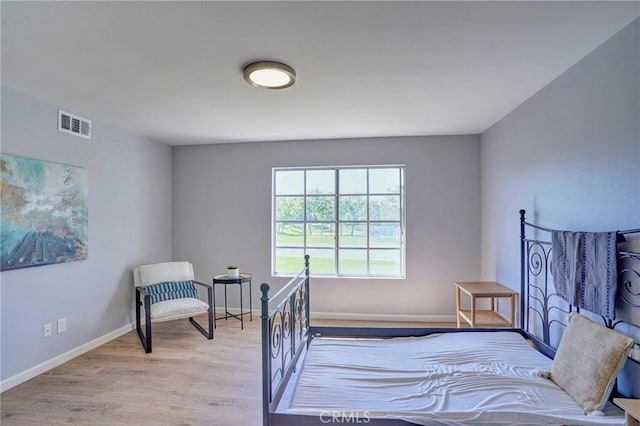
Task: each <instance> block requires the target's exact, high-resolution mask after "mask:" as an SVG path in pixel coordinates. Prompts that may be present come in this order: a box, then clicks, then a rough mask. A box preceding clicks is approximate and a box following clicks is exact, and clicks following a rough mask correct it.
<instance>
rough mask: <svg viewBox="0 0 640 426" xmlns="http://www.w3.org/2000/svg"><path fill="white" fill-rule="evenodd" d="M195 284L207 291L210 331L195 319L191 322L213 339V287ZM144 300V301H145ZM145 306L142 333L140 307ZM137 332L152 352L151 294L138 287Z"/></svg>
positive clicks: (145, 346) (145, 347)
mask: <svg viewBox="0 0 640 426" xmlns="http://www.w3.org/2000/svg"><path fill="white" fill-rule="evenodd" d="M193 283H194V284H198V285H200V286H203V287H205V288H206V289H207V300H208V302H209V309H208V310H207V316H208V319H209V327H208V330H205V329H204V327H202V325H200V324H199V323H198V322H197V321H196V320H195V319H193V317H189V322H190V323H191V324H193V326H194V327H195V328H197V329H198V330H199V331H200V333H202V335H203V336H204V337H206V338H207V339H209V340H211V339H213V327H214V322H213V309H212V307H213V286H212V285H211V284H205V283H203V282H199V281H193ZM143 298H144V299H143ZM141 306H144V318H145V324H144V325H145V331H144V333H143V332H142V325H141V324H140V307H141ZM136 330H137V331H138V337H140V342H141V343H142V347H143V348H144V351H145V352H146V353H150V352H151V294H149V291H148V290H147V289H146V287H145V286H137V287H136Z"/></svg>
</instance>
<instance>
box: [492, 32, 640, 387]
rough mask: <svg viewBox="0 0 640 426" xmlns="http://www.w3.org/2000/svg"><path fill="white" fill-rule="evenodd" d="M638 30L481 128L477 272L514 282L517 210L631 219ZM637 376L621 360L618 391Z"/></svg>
mask: <svg viewBox="0 0 640 426" xmlns="http://www.w3.org/2000/svg"><path fill="white" fill-rule="evenodd" d="M639 27H640V21H639V20H636V21H635V22H634V23H632V24H630V25H629V26H628V27H626V28H625V29H623V30H622V31H620V32H619V33H618V34H616V35H615V36H614V37H612V38H611V39H609V40H608V41H606V42H605V43H604V44H603V45H601V46H600V47H599V48H597V49H596V50H594V51H593V52H592V53H591V54H590V55H588V56H586V57H585V58H584V59H582V60H581V61H580V62H578V63H577V64H576V65H575V66H573V67H572V68H571V69H569V70H568V71H567V72H565V73H564V74H563V75H561V76H560V77H558V78H557V79H556V80H554V81H553V82H552V83H550V84H549V85H548V86H547V87H545V88H544V89H543V90H541V91H540V92H538V93H537V94H536V95H535V96H533V97H531V98H530V99H528V100H527V101H526V102H525V103H523V104H522V105H521V106H519V107H518V108H517V109H515V110H514V111H513V112H511V113H510V114H509V115H508V116H506V117H505V118H504V119H502V120H500V121H499V122H498V123H496V124H495V125H494V126H493V127H491V128H490V129H489V130H487V131H486V132H485V133H483V134H482V135H481V141H482V142H481V145H482V276H483V278H484V279H497V280H498V281H500V282H503V283H505V284H507V285H509V286H510V287H512V288H519V285H520V276H519V273H520V269H519V238H518V236H519V220H518V210H519V209H521V208H524V209H526V210H527V216H528V218H529V221H533V222H536V223H539V224H542V225H544V226H547V227H550V228H553V229H568V230H583V231H609V230H621V229H635V228H638V227H639V226H640V57H639V51H640V30H639ZM639 246H640V245H639ZM636 338H640V335H638V336H636ZM632 370H634V371H633V372H632ZM632 377H635V380H633V379H631V378H632ZM639 378H640V368H639V367H638V365H637V364H633V363H627V367H626V371H625V375H624V377H623V379H622V380H621V382H620V383H621V386H622V388H623V391H624V392H627V393H628V394H633V395H635V397H640V379H639ZM634 383H635V384H634Z"/></svg>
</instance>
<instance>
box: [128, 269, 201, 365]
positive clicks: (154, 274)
mask: <svg viewBox="0 0 640 426" xmlns="http://www.w3.org/2000/svg"><path fill="white" fill-rule="evenodd" d="M196 284H197V285H199V286H202V287H205V288H206V289H207V296H208V297H207V299H208V300H207V302H204V301H202V300H200V299H199V298H198V292H197V290H196V287H195V285H196ZM133 285H134V287H135V291H136V330H137V331H138V336H139V337H140V341H141V342H142V347H143V348H144V350H145V352H146V353H149V352H151V323H153V322H161V321H171V320H176V319H181V318H189V321H190V322H191V324H193V325H194V326H195V327H196V328H197V329H198V330H199V331H200V332H201V333H202V334H203V335H204V336H205V337H206V338H207V339H213V327H214V322H213V310H212V308H211V306H212V304H213V303H212V300H213V297H212V295H213V293H212V291H213V289H212V285H211V284H205V283H202V282H199V281H195V280H194V275H193V265H192V264H191V263H189V262H164V263H154V264H151V265H142V266H138V267H137V268H135V269H134V270H133ZM142 310H144V326H145V332H144V333H143V332H142V321H141V311H142ZM203 313H206V314H207V316H208V319H209V327H208V330H205V329H204V327H202V326H201V325H200V324H199V323H198V322H197V321H196V320H194V319H193V317H194V316H195V315H199V314H203Z"/></svg>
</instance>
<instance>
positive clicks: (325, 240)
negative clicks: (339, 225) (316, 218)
mask: <svg viewBox="0 0 640 426" xmlns="http://www.w3.org/2000/svg"><path fill="white" fill-rule="evenodd" d="M335 229H336V226H335V224H333V223H308V224H307V245H308V246H312V247H335V244H336V243H335V238H336V232H335Z"/></svg>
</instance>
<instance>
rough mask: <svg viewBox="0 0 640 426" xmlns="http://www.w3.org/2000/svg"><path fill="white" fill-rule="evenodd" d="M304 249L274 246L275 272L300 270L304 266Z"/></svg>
mask: <svg viewBox="0 0 640 426" xmlns="http://www.w3.org/2000/svg"><path fill="white" fill-rule="evenodd" d="M303 256H304V250H303V249H290V248H286V249H283V248H276V271H277V272H280V273H282V272H300V270H301V269H302V268H303V267H304V259H303Z"/></svg>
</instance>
